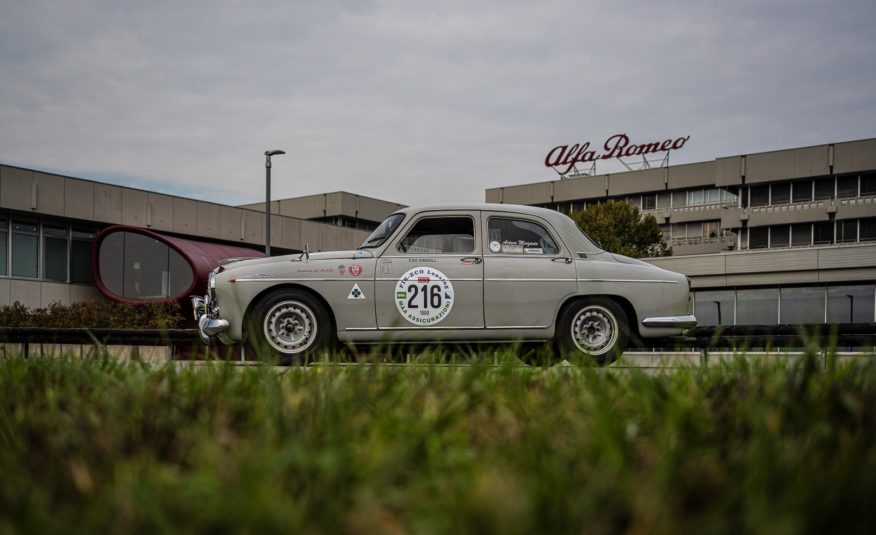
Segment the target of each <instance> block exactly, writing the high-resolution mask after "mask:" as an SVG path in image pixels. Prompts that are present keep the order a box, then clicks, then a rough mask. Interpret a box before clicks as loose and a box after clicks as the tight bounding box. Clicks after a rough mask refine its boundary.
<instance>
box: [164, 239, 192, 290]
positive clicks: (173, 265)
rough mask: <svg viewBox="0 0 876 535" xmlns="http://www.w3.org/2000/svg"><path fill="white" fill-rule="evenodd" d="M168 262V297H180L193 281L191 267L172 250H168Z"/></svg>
mask: <svg viewBox="0 0 876 535" xmlns="http://www.w3.org/2000/svg"><path fill="white" fill-rule="evenodd" d="M169 261H170V285H169V292H168V296H169V297H175V296H178V295H182V294H183V292H185V291H186V290H188V289H189V287H190V286H191V285H192V282H193V281H194V274H193V273H192V267H191V266H190V265H189V263H188V261H186V259H185V258H183V257H182V255H181V254H179V253H178V252H176V251H174V250H173V249H171V250H170V258H169Z"/></svg>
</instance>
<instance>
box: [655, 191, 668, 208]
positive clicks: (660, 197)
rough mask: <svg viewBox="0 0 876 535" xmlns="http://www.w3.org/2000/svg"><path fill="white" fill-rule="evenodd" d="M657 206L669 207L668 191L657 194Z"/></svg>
mask: <svg viewBox="0 0 876 535" xmlns="http://www.w3.org/2000/svg"><path fill="white" fill-rule="evenodd" d="M657 208H669V192H668V191H665V192H662V193H658V194H657Z"/></svg>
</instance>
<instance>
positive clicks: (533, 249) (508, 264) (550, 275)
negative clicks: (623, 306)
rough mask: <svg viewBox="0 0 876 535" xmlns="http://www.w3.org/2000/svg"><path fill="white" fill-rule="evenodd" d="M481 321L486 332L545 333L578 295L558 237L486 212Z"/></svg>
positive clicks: (530, 221) (531, 222)
mask: <svg viewBox="0 0 876 535" xmlns="http://www.w3.org/2000/svg"><path fill="white" fill-rule="evenodd" d="M481 217H482V219H483V223H482V225H483V234H484V242H485V246H484V317H485V321H486V327H487V328H488V329H513V328H519V327H526V328H543V327H548V326H550V325H552V324H553V322H554V320H555V316H556V313H557V310H558V307H559V305H560V303H562V302H563V300H565V299H566V298H567V297H568V296H570V295H574V294H575V293H576V292H577V290H578V284H577V281H576V274H575V264H574V262H573V260H572V258H571V255H570V254H569V252H568V251H567V250H566V248H565V245H564V244H563V242H562V241H561V240H559V239H558V236H557V234H556V231H554V230H553V229H552V228H551V226H550V225H549V224H548V223H547V222H546V221H544V220H542V219H540V218H537V217H534V216H526V215H522V214H510V213H506V212H484V213H482V214H481Z"/></svg>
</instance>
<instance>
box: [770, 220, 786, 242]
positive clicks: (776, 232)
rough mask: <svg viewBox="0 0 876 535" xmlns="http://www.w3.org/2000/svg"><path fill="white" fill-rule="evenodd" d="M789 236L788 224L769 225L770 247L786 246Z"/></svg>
mask: <svg viewBox="0 0 876 535" xmlns="http://www.w3.org/2000/svg"><path fill="white" fill-rule="evenodd" d="M790 236H791V226H790V225H774V226H772V227H770V247H787V246H788V241H789V240H790Z"/></svg>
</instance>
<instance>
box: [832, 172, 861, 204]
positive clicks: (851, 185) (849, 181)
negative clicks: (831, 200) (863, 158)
mask: <svg viewBox="0 0 876 535" xmlns="http://www.w3.org/2000/svg"><path fill="white" fill-rule="evenodd" d="M836 196H837V198H838V199H848V198H851V197H857V196H858V175H854V176H841V177H838V178H837V179H836Z"/></svg>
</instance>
